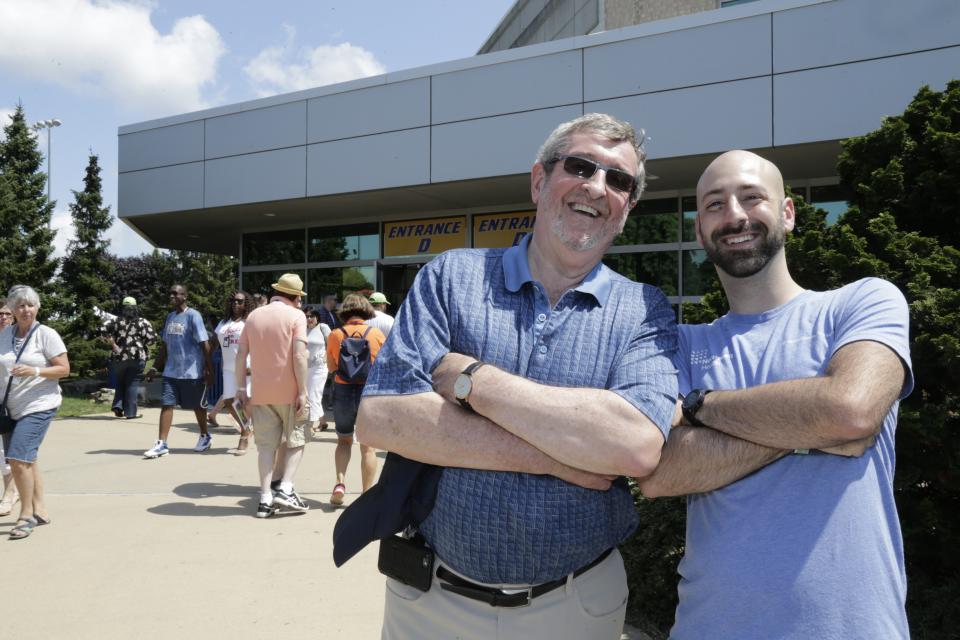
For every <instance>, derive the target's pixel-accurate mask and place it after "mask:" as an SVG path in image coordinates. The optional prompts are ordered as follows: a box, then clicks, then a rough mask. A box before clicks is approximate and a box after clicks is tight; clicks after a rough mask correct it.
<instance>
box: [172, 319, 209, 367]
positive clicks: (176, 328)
mask: <svg viewBox="0 0 960 640" xmlns="http://www.w3.org/2000/svg"><path fill="white" fill-rule="evenodd" d="M207 339H208V336H207V330H206V328H205V327H204V326H203V317H202V316H201V315H200V312H199V311H197V310H196V309H190V308H188V309H186V310H185V311H184V312H183V313H178V312H176V311H171V312H170V313H169V315H167V319H166V321H165V322H164V323H163V341H164V342H165V343H166V344H167V364H166V366H165V367H164V368H163V377H165V378H177V379H180V380H198V379H200V378H202V377H203V365H204V358H203V347H201V346H200V343H201V342H206V341H207Z"/></svg>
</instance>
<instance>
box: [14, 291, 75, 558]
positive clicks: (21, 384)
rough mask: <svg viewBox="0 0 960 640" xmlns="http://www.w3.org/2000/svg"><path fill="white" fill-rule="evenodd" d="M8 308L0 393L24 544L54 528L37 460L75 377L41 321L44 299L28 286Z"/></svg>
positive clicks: (63, 351)
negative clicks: (64, 387) (64, 382)
mask: <svg viewBox="0 0 960 640" xmlns="http://www.w3.org/2000/svg"><path fill="white" fill-rule="evenodd" d="M7 303H8V304H9V307H10V309H11V310H12V311H13V316H14V319H15V322H14V323H13V324H12V325H10V326H8V327H4V329H3V330H2V331H0V393H2V394H3V395H2V396H0V398H2V404H3V415H4V416H5V418H6V420H4V421H3V423H0V425H2V428H0V431H2V432H3V449H4V451H5V455H6V459H7V461H8V462H9V463H10V466H11V468H12V469H13V479H14V482H16V484H17V490H18V491H19V493H20V515H19V517H18V518H17V523H16V525H15V526H14V527H13V528H12V529H11V530H10V539H11V540H19V539H22V538H26V537H27V536H29V535H30V534H32V533H33V530H34V528H35V527H37V526H39V525H45V524H50V514H49V513H48V512H47V505H46V501H45V500H44V491H43V480H42V477H41V475H40V466H39V465H38V463H37V456H38V452H39V449H40V444H41V443H42V442H43V439H44V436H46V434H47V429H49V428H50V422H51V421H52V420H53V417H54V416H55V415H56V413H57V409H59V408H60V403H61V401H62V397H61V395H60V385H59V384H58V382H57V381H58V380H59V379H60V378H63V377H65V376H68V375H70V361H69V359H68V358H67V347H66V346H65V345H64V344H63V340H62V339H61V338H60V335H59V334H58V333H57V332H56V331H54V330H53V329H51V328H50V327H48V326H46V325H42V324H40V323H39V322H38V321H37V312H38V311H39V310H40V296H39V295H37V292H36V291H35V290H34V289H33V288H32V287H28V286H26V285H16V286H14V287H12V288H11V289H10V292H9V294H8V296H7Z"/></svg>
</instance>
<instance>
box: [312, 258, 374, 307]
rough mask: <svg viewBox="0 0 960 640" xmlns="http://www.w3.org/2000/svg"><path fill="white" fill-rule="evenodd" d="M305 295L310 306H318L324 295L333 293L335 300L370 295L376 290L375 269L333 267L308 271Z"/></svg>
mask: <svg viewBox="0 0 960 640" xmlns="http://www.w3.org/2000/svg"><path fill="white" fill-rule="evenodd" d="M308 276H309V277H308V281H307V293H308V294H309V300H310V303H311V304H314V303H317V304H319V303H320V301H321V300H323V297H324V296H325V295H328V294H331V293H334V294H336V295H337V299H339V300H343V297H344V296H346V295H347V294H350V293H362V294H363V295H365V296H368V295H370V294H371V293H373V292H374V290H376V280H377V269H376V267H374V266H372V265H371V266H369V267H334V268H330V269H310V271H309V274H308Z"/></svg>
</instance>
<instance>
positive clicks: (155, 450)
mask: <svg viewBox="0 0 960 640" xmlns="http://www.w3.org/2000/svg"><path fill="white" fill-rule="evenodd" d="M168 453H170V449H168V448H167V443H166V442H164V441H163V440H157V444H155V445H153V447H152V448H150V449H147V450H146V451H144V452H143V457H144V458H151V459H152V458H159V457H160V456H165V455H167V454H168Z"/></svg>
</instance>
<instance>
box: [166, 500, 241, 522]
mask: <svg viewBox="0 0 960 640" xmlns="http://www.w3.org/2000/svg"><path fill="white" fill-rule="evenodd" d="M256 510H257V501H256V500H255V499H254V498H244V499H243V500H241V501H240V502H239V503H238V504H237V505H236V506H231V507H224V506H216V505H198V504H194V503H192V502H168V503H167V504H158V505H157V506H155V507H150V508H149V509H147V512H148V513H153V514H156V515H159V516H198V517H201V518H222V517H225V516H246V517H248V518H252V517H254V515H253V514H254V512H256Z"/></svg>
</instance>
